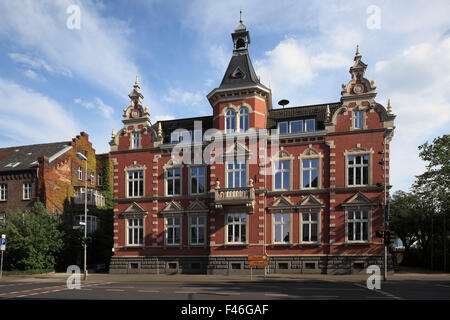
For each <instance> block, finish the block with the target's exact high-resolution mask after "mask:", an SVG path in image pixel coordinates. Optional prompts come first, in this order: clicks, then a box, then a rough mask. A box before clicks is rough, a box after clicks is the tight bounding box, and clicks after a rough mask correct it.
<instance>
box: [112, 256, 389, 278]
mask: <svg viewBox="0 0 450 320" xmlns="http://www.w3.org/2000/svg"><path fill="white" fill-rule="evenodd" d="M370 265H377V266H379V267H380V269H381V271H382V272H383V269H384V264H383V256H365V255H351V256H347V255H342V256H333V255H320V256H318V255H316V256H314V255H311V256H271V257H269V265H268V267H267V272H268V273H269V274H310V273H316V274H353V273H366V269H367V267H368V266H370ZM109 268H110V270H109V272H110V273H148V274H178V273H181V274H213V275H214V274H216V275H249V274H250V273H251V272H252V273H253V274H255V275H261V274H264V267H263V266H256V267H255V266H253V267H252V266H250V265H249V263H248V259H247V257H246V256H245V257H243V256H240V257H237V256H235V257H232V256H224V257H217V256H189V257H187V256H173V257H169V256H159V257H154V256H152V257H149V256H142V257H112V258H111V263H110V267H109ZM388 271H389V272H391V271H393V260H392V257H391V256H389V258H388Z"/></svg>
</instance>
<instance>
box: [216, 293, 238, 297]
mask: <svg viewBox="0 0 450 320" xmlns="http://www.w3.org/2000/svg"><path fill="white" fill-rule="evenodd" d="M216 294H218V295H225V296H232V295H235V296H238V295H240V293H239V292H216Z"/></svg>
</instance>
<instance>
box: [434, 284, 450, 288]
mask: <svg viewBox="0 0 450 320" xmlns="http://www.w3.org/2000/svg"><path fill="white" fill-rule="evenodd" d="M436 287H444V288H450V286H446V285H445V284H437V285H436Z"/></svg>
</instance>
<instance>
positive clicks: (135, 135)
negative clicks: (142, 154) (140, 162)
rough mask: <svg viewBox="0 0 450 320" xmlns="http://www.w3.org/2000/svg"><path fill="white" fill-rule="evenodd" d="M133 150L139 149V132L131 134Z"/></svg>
mask: <svg viewBox="0 0 450 320" xmlns="http://www.w3.org/2000/svg"><path fill="white" fill-rule="evenodd" d="M133 149H139V132H134V133H133Z"/></svg>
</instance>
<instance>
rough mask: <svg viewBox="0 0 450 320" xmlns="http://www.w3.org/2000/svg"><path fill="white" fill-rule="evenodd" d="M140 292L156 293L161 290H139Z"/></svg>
mask: <svg viewBox="0 0 450 320" xmlns="http://www.w3.org/2000/svg"><path fill="white" fill-rule="evenodd" d="M138 291H139V292H151V293H156V292H159V290H138Z"/></svg>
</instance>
